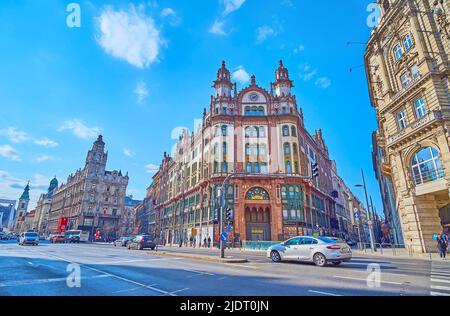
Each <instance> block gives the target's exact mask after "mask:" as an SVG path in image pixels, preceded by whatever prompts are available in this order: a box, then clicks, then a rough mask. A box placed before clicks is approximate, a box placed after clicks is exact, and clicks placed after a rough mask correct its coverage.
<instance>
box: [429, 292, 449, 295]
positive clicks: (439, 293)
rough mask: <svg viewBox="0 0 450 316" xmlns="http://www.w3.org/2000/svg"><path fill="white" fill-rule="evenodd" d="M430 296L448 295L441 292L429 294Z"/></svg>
mask: <svg viewBox="0 0 450 316" xmlns="http://www.w3.org/2000/svg"><path fill="white" fill-rule="evenodd" d="M430 295H431V296H450V293H442V292H433V291H431V292H430Z"/></svg>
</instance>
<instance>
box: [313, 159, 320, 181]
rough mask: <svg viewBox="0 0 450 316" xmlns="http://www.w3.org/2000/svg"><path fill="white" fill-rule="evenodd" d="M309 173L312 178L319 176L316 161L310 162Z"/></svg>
mask: <svg viewBox="0 0 450 316" xmlns="http://www.w3.org/2000/svg"><path fill="white" fill-rule="evenodd" d="M311 174H312V178H313V179H315V178H318V177H319V164H318V163H317V162H316V163H311Z"/></svg>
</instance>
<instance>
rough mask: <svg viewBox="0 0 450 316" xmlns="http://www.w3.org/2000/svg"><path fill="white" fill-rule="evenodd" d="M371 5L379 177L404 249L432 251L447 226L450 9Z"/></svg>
mask: <svg viewBox="0 0 450 316" xmlns="http://www.w3.org/2000/svg"><path fill="white" fill-rule="evenodd" d="M378 3H379V5H380V7H381V10H382V17H381V19H380V21H379V24H378V26H377V27H376V28H375V29H373V30H372V34H371V36H370V38H369V40H368V42H367V50H366V54H365V64H366V73H367V78H368V82H369V90H370V97H371V102H372V105H373V106H374V107H375V109H376V115H377V121H378V130H377V132H376V135H375V142H376V146H377V154H376V155H374V158H375V162H376V164H377V169H378V170H379V171H380V172H379V175H378V178H379V180H380V184H381V183H382V184H383V185H382V192H383V197H384V199H385V201H386V199H390V198H391V199H392V200H393V202H392V201H391V202H389V203H388V204H390V205H391V207H390V208H391V211H390V212H391V216H392V217H395V216H397V217H398V220H399V226H401V227H399V228H401V230H402V232H403V236H402V237H403V239H404V242H405V244H406V245H407V246H408V247H410V248H411V249H412V250H413V251H415V252H431V251H436V245H435V241H434V240H433V234H435V233H440V232H441V231H442V230H443V229H444V230H445V229H446V228H447V229H448V226H449V225H450V208H449V203H450V198H449V195H450V149H449V141H450V134H449V128H450V123H449V119H450V107H449V77H448V76H449V74H450V68H449V57H448V56H449V55H448V54H449V53H450V46H449V41H450V34H449V28H450V25H449V22H448V14H449V12H450V3H449V1H444V0H420V1H416V0H383V1H381V0H379V1H378ZM390 185H392V188H393V190H389V186H390ZM389 191H393V192H391V193H392V194H388V193H389ZM389 196H391V197H389ZM397 212H398V213H397ZM392 213H393V214H392Z"/></svg>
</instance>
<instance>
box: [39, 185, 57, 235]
mask: <svg viewBox="0 0 450 316" xmlns="http://www.w3.org/2000/svg"><path fill="white" fill-rule="evenodd" d="M57 188H58V179H56V177H54V178H53V179H52V180H51V181H50V184H49V186H48V189H47V193H42V194H41V195H40V196H39V200H38V201H37V204H36V208H35V211H36V214H35V218H34V222H33V230H35V231H37V232H39V233H41V234H45V235H48V227H47V224H48V215H49V212H50V209H51V207H52V200H53V193H54V191H55V190H56V189H57Z"/></svg>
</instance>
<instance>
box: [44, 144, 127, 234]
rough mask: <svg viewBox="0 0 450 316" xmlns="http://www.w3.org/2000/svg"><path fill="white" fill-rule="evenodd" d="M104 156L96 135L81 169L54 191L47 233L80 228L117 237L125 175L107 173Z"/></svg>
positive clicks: (122, 206)
mask: <svg viewBox="0 0 450 316" xmlns="http://www.w3.org/2000/svg"><path fill="white" fill-rule="evenodd" d="M107 159H108V153H107V152H105V143H104V142H103V137H102V136H99V137H98V139H97V140H96V141H95V142H94V144H93V147H92V149H91V150H90V151H89V152H88V154H87V157H86V162H85V166H84V168H83V169H78V170H77V171H76V172H75V173H74V174H71V175H70V176H69V177H68V178H67V182H66V183H63V184H61V185H60V186H59V187H58V188H57V189H56V190H55V191H54V192H53V198H52V203H51V209H50V211H49V214H48V224H47V225H48V230H49V232H51V233H57V232H61V231H64V230H67V229H81V230H85V231H89V232H91V235H92V233H93V232H95V231H96V230H97V229H100V230H101V232H102V236H104V237H109V238H114V237H116V236H117V235H118V234H119V219H120V215H121V214H122V212H123V211H124V209H125V205H124V203H125V196H126V189H127V185H128V180H129V179H128V174H127V175H122V172H121V171H116V170H115V171H107V170H106V163H107Z"/></svg>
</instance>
